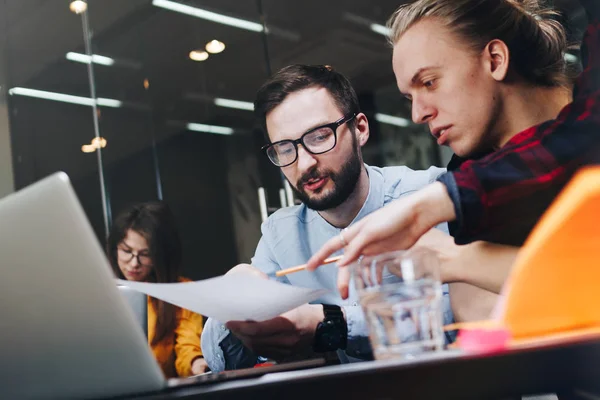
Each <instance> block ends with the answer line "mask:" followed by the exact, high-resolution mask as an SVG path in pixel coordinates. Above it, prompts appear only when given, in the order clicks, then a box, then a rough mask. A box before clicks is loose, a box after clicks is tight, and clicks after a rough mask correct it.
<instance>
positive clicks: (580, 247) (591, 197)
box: [496, 167, 600, 339]
mask: <svg viewBox="0 0 600 400" xmlns="http://www.w3.org/2000/svg"><path fill="white" fill-rule="evenodd" d="M505 289H506V290H505V291H504V293H505V298H504V299H503V302H502V304H501V305H500V308H499V310H498V313H497V314H496V316H497V317H498V319H499V321H498V322H500V324H501V325H503V326H505V327H506V328H508V329H509V330H510V332H511V335H512V337H513V339H525V338H532V337H539V336H544V335H552V334H555V333H560V332H568V331H576V330H585V329H590V328H594V327H600V167H590V168H585V169H582V170H581V171H580V172H579V173H578V174H577V175H576V176H575V177H574V178H573V179H572V180H571V182H569V184H568V185H567V186H566V187H565V189H564V190H563V191H562V192H561V194H560V195H559V196H558V197H557V198H556V200H555V201H554V203H553V204H552V206H551V207H550V208H549V209H548V210H547V212H546V213H545V214H544V215H543V217H542V218H541V220H540V221H539V222H538V224H537V225H536V227H535V228H534V230H533V231H532V233H531V235H530V236H529V238H528V239H527V241H526V243H525V245H524V246H523V248H522V249H521V251H520V253H519V255H518V257H517V259H516V261H515V265H514V267H513V270H512V272H511V275H510V277H509V280H508V281H507V284H506V286H505Z"/></svg>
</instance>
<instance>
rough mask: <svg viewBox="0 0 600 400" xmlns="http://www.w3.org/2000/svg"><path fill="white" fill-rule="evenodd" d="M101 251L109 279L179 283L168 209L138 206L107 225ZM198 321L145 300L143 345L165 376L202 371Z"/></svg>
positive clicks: (178, 247)
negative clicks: (104, 253) (111, 274)
mask: <svg viewBox="0 0 600 400" xmlns="http://www.w3.org/2000/svg"><path fill="white" fill-rule="evenodd" d="M107 252H108V258H109V260H110V263H111V266H112V268H113V271H114V272H115V274H116V275H117V276H118V277H119V278H121V279H127V280H131V281H137V282H155V283H173V282H179V281H185V280H186V279H184V278H182V277H181V276H180V275H179V268H180V266H181V261H182V254H181V253H182V251H181V240H180V237H179V233H178V231H177V228H176V226H175V219H174V217H173V214H172V213H171V210H170V209H169V207H168V206H167V205H166V204H164V203H160V202H156V203H142V204H138V205H135V206H133V207H131V208H129V209H127V210H125V211H123V212H122V213H121V214H119V216H118V217H117V218H116V219H115V220H114V221H113V225H112V228H111V232H110V235H109V237H108V240H107ZM202 326H203V320H202V316H201V315H199V314H196V313H193V312H191V311H189V310H185V309H180V308H178V307H176V306H174V305H172V304H168V303H165V302H163V301H161V300H158V299H155V298H150V297H149V298H148V342H149V344H150V346H151V347H152V351H153V353H154V356H155V357H156V360H157V361H158V363H159V365H160V366H161V368H162V370H163V372H164V374H165V376H166V377H168V378H171V377H177V376H180V377H181V376H190V375H197V374H201V373H203V372H205V371H206V369H207V364H206V361H205V360H204V358H203V356H202V350H201V349H200V335H201V333H202Z"/></svg>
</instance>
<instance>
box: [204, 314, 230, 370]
mask: <svg viewBox="0 0 600 400" xmlns="http://www.w3.org/2000/svg"><path fill="white" fill-rule="evenodd" d="M228 335H229V330H228V329H227V328H225V325H223V324H221V323H220V322H219V321H217V320H215V319H213V318H209V319H208V320H207V321H206V324H205V325H204V329H203V330H202V337H201V341H200V344H201V346H202V353H203V354H204V359H205V360H206V363H207V364H208V367H209V368H210V369H211V371H213V372H221V371H224V370H225V356H224V355H223V350H222V349H221V346H220V344H221V342H222V341H223V340H225V338H226V337H227V336H228Z"/></svg>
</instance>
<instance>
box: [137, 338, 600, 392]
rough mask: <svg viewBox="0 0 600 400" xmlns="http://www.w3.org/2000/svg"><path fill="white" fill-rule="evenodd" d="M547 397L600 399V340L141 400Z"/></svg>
mask: <svg viewBox="0 0 600 400" xmlns="http://www.w3.org/2000/svg"><path fill="white" fill-rule="evenodd" d="M543 393H558V394H559V395H560V398H561V400H562V399H568V400H571V399H600V339H597V338H596V339H580V340H578V341H571V342H569V343H561V344H547V345H544V346H537V347H534V348H527V349H520V350H511V351H508V352H504V353H500V354H491V355H474V354H464V353H462V352H460V351H447V352H442V353H437V354H430V355H427V356H425V357H422V358H419V359H418V360H389V361H369V362H363V363H355V364H344V365H334V366H327V367H320V368H313V369H308V370H301V371H289V372H277V373H268V374H266V375H263V376H260V377H253V378H247V379H236V380H231V381H226V382H214V383H192V384H187V385H181V386H179V387H173V388H169V389H166V390H164V391H161V392H158V393H149V394H144V395H140V396H138V397H136V398H138V399H145V400H158V399H161V400H164V399H222V400H226V399H254V398H257V399H258V398H260V399H270V398H280V399H298V400H313V399H316V398H328V399H338V398H339V399H364V400H371V399H373V400H375V399H393V398H399V399H400V398H401V399H512V398H519V396H521V395H529V394H543ZM594 393H595V394H596V395H594Z"/></svg>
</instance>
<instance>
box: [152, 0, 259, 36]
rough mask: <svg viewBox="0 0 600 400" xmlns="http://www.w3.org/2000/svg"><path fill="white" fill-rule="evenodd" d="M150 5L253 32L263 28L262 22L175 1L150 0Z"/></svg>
mask: <svg viewBox="0 0 600 400" xmlns="http://www.w3.org/2000/svg"><path fill="white" fill-rule="evenodd" d="M152 5H154V6H156V7H161V8H164V9H166V10H171V11H175V12H179V13H182V14H187V15H191V16H193V17H196V18H202V19H205V20H208V21H212V22H216V23H219V24H223V25H229V26H234V27H236V28H240V29H246V30H249V31H253V32H262V31H263V30H264V28H263V26H262V24H259V23H258V22H252V21H247V20H245V19H240V18H233V17H229V16H227V15H223V14H217V13H215V12H212V11H207V10H203V9H201V8H197V7H192V6H188V5H185V4H181V3H177V2H175V1H169V0H152Z"/></svg>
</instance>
